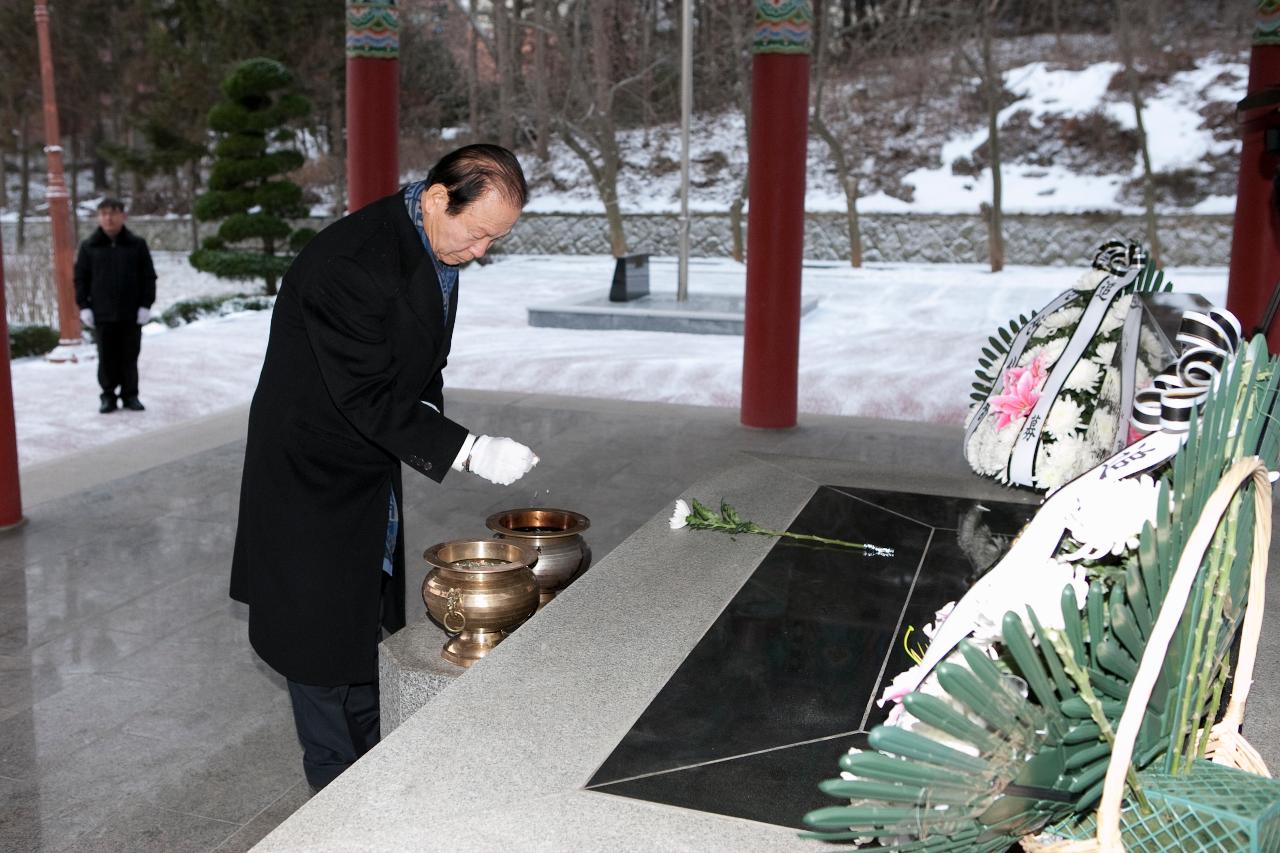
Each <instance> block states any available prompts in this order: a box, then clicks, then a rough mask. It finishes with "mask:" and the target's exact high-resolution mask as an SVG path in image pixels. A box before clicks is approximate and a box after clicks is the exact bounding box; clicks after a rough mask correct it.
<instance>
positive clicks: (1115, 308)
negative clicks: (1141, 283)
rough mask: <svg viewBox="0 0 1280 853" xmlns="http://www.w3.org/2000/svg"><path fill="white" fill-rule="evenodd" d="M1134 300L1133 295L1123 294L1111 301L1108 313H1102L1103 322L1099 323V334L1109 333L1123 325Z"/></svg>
mask: <svg viewBox="0 0 1280 853" xmlns="http://www.w3.org/2000/svg"><path fill="white" fill-rule="evenodd" d="M1132 302H1133V297H1132V296H1123V297H1121V298H1119V299H1117V300H1116V301H1115V302H1113V303H1111V307H1110V308H1108V309H1107V313H1106V314H1103V315H1102V322H1101V323H1099V324H1098V332H1097V334H1099V335H1109V334H1111V333H1112V332H1114V331H1115V330H1116V329H1118V328H1120V327H1121V326H1123V325H1124V321H1125V319H1126V318H1127V317H1128V316H1129V305H1130V303H1132Z"/></svg>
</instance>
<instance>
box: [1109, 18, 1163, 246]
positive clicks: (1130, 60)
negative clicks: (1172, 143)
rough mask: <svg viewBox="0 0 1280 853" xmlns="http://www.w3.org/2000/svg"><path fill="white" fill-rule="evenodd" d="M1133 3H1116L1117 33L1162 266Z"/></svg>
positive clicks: (1150, 227) (1151, 234)
mask: <svg viewBox="0 0 1280 853" xmlns="http://www.w3.org/2000/svg"><path fill="white" fill-rule="evenodd" d="M1135 5H1136V4H1135V3H1134V0H1116V32H1117V35H1118V36H1119V42H1120V53H1121V56H1122V57H1123V60H1124V82H1125V89H1126V91H1127V92H1128V94H1129V101H1130V103H1132V104H1133V117H1134V122H1135V123H1136V125H1137V134H1138V151H1139V154H1140V155H1141V158H1142V200H1143V207H1144V208H1145V215H1146V222H1147V249H1148V251H1149V252H1150V254H1151V261H1152V263H1154V264H1156V265H1157V266H1159V264H1160V254H1161V253H1160V234H1159V229H1158V227H1157V222H1156V183H1155V173H1154V171H1153V169H1152V168H1151V146H1150V145H1149V144H1148V141H1147V129H1146V125H1145V123H1144V122H1143V117H1142V113H1143V102H1142V84H1141V81H1140V80H1139V70H1138V68H1137V63H1138V57H1137V49H1138V46H1137V44H1136V41H1137V40H1136V38H1135V36H1134V23H1133V16H1134V12H1135V11H1137V10H1136V9H1135V8H1134V7H1135Z"/></svg>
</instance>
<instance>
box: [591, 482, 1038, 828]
mask: <svg viewBox="0 0 1280 853" xmlns="http://www.w3.org/2000/svg"><path fill="white" fill-rule="evenodd" d="M1034 512H1035V507H1034V506H1029V505H1020V504H1013V503H997V502H991V501H987V502H982V503H979V502H977V501H974V500H969V499H963V498H952V497H943V496H938V495H922V494H911V493H906V492H888V491H877V490H869V489H858V488H852V487H844V486H820V487H819V488H818V489H817V490H816V491H815V492H814V495H813V497H812V498H810V500H809V502H808V504H807V505H806V506H805V507H804V509H803V510H802V511H801V512H800V514H799V515H798V516H797V517H796V519H795V521H794V522H792V524H791V527H790V528H789V529H790V530H791V531H792V532H795V533H811V534H817V535H821V536H827V537H832V538H836V539H845V540H849V541H853V542H871V543H874V544H877V545H882V546H887V547H891V548H893V549H894V550H895V554H894V556H893V557H888V558H885V557H868V556H864V555H863V554H862V553H861V552H858V551H853V550H850V549H846V548H839V547H834V546H824V545H812V544H803V543H797V542H795V541H794V540H788V539H780V540H779V541H778V542H777V543H776V544H775V545H774V546H773V548H772V549H771V550H770V551H769V553H768V555H767V556H766V557H765V558H764V559H763V560H762V561H761V562H760V565H759V566H757V567H756V570H755V572H754V573H753V574H752V575H751V577H750V578H749V579H748V580H747V582H746V583H745V584H744V585H743V587H742V588H741V589H740V590H739V591H738V593H737V594H736V595H735V596H734V598H733V599H732V600H731V601H730V602H729V604H728V605H727V606H726V607H725V609H724V610H723V611H722V612H721V614H720V616H719V617H717V619H716V620H715V622H714V623H713V624H712V625H711V627H710V628H709V629H708V630H707V632H706V634H704V635H703V637H702V639H701V640H700V641H699V642H698V644H697V645H696V646H694V648H693V649H692V650H690V652H689V655H688V656H687V657H686V658H685V660H684V662H683V663H682V664H681V665H680V667H679V668H678V669H677V670H676V672H675V673H674V674H673V675H672V676H671V678H670V679H669V680H668V681H667V683H666V685H665V686H664V687H663V688H662V690H660V691H659V692H658V695H657V696H656V697H654V699H653V701H652V702H651V703H650V704H649V707H648V708H646V709H645V711H644V712H643V713H642V714H641V715H640V718H639V719H638V720H636V722H635V724H634V725H633V726H632V728H631V730H630V731H629V732H628V733H627V734H626V735H625V736H624V737H623V739H622V741H621V742H620V743H619V744H618V745H617V747H615V748H614V750H613V752H612V753H611V754H610V755H609V757H608V758H607V759H606V760H605V761H604V763H603V764H602V765H601V766H600V768H599V769H598V770H597V771H596V773H595V775H594V776H592V778H591V780H590V781H589V782H588V783H587V786H586V787H588V788H590V789H592V790H596V791H600V792H602V793H610V794H616V795H620V796H628V797H635V798H638V799H644V800H650V801H653V802H660V803H666V804H669V805H675V806H682V807H685V808H691V809H697V810H699V811H708V812H714V813H717V814H725V815H731V816H734V817H739V818H746V819H750V820H758V821H763V822H767V823H773V824H779V825H783V826H795V827H799V826H800V818H801V817H802V816H803V815H804V814H805V812H807V811H809V810H811V809H813V808H816V807H818V806H822V805H828V804H829V803H828V802H824V801H823V795H822V794H821V793H820V792H819V791H818V789H817V783H818V782H819V781H820V780H822V779H824V778H829V777H832V776H834V775H836V774H837V773H838V768H837V766H836V762H837V760H838V758H839V756H840V755H841V754H842V753H844V752H845V751H847V750H848V749H849V748H850V746H855V745H859V744H860V743H863V742H865V741H864V740H863V739H864V738H865V733H866V732H867V731H869V730H870V729H871V728H872V727H873V726H875V725H876V724H877V723H879V722H881V721H882V720H883V717H884V713H885V712H884V711H883V710H882V709H879V708H876V706H875V701H874V700H875V698H876V696H878V695H879V693H880V692H881V690H882V684H883V683H885V682H886V680H887V679H891V678H892V677H893V676H894V675H896V674H897V673H898V672H900V671H902V670H903V669H906V668H907V666H908V665H909V664H910V660H909V658H908V657H907V654H906V652H905V651H904V649H903V643H902V637H903V634H904V632H906V631H907V629H908V628H909V627H911V626H915V627H917V628H918V627H920V626H923V625H925V624H927V623H929V622H932V621H933V617H934V612H935V611H936V610H937V609H938V608H939V607H941V606H942V605H943V604H945V603H946V602H947V601H952V600H955V599H957V598H959V597H960V595H961V594H963V592H964V590H965V589H967V588H968V587H969V585H970V584H971V583H972V582H973V580H974V579H976V578H977V577H978V576H979V575H980V574H981V573H982V572H983V571H985V570H986V569H987V568H988V567H989V566H990V565H991V564H992V563H994V562H995V561H996V560H997V559H998V558H999V556H1000V554H1001V553H1002V552H1003V550H1004V549H1005V548H1007V546H1008V542H1009V540H1010V539H1011V538H1012V537H1013V536H1014V535H1015V534H1016V533H1017V532H1018V530H1020V529H1021V527H1022V526H1023V525H1024V524H1025V523H1026V521H1027V520H1029V519H1030V517H1031V516H1032V515H1033V514H1034ZM703 535H707V536H713V535H719V534H714V533H706V534H703Z"/></svg>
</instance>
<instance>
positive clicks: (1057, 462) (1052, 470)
mask: <svg viewBox="0 0 1280 853" xmlns="http://www.w3.org/2000/svg"><path fill="white" fill-rule="evenodd" d="M1092 450H1093V448H1092V447H1090V445H1089V442H1088V441H1086V440H1085V438H1084V436H1078V435H1071V436H1065V437H1063V438H1059V439H1058V440H1057V441H1054V442H1053V443H1052V444H1049V443H1048V442H1045V443H1042V444H1041V445H1040V450H1039V452H1038V453H1037V454H1036V473H1035V481H1036V485H1038V486H1040V487H1041V488H1046V487H1052V486H1060V485H1062V484H1063V483H1065V482H1067V481H1068V480H1070V479H1072V478H1073V477H1075V476H1076V475H1077V474H1081V473H1083V472H1084V471H1086V470H1087V469H1088V468H1090V467H1092V466H1093V464H1094V459H1093V452H1092Z"/></svg>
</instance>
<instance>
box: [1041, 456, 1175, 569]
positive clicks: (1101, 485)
mask: <svg viewBox="0 0 1280 853" xmlns="http://www.w3.org/2000/svg"><path fill="white" fill-rule="evenodd" d="M1159 493H1160V490H1159V486H1158V485H1157V484H1156V482H1155V480H1153V479H1151V477H1148V476H1146V475H1145V474H1144V475H1142V476H1140V477H1130V478H1129V479H1127V480H1098V481H1097V482H1096V483H1095V484H1093V485H1092V486H1091V487H1089V488H1088V489H1085V490H1083V491H1080V492H1076V493H1075V495H1073V497H1072V501H1071V504H1070V506H1068V507H1067V513H1066V519H1065V523H1066V528H1067V529H1068V530H1070V531H1071V536H1072V538H1073V539H1075V540H1076V541H1077V542H1080V543H1081V545H1080V547H1079V548H1077V549H1076V550H1075V551H1072V552H1070V553H1067V554H1063V555H1062V556H1061V557H1060V558H1059V559H1062V560H1067V561H1075V560H1096V559H1099V558H1100V557H1105V556H1107V555H1108V554H1112V555H1116V556H1119V555H1120V554H1123V553H1124V552H1125V551H1126V550H1131V549H1133V548H1137V547H1138V537H1139V535H1140V534H1141V533H1142V525H1143V524H1145V523H1146V522H1148V521H1149V522H1151V523H1152V524H1155V521H1156V508H1157V497H1158V495H1159Z"/></svg>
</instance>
